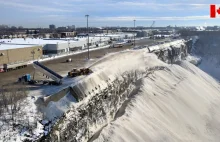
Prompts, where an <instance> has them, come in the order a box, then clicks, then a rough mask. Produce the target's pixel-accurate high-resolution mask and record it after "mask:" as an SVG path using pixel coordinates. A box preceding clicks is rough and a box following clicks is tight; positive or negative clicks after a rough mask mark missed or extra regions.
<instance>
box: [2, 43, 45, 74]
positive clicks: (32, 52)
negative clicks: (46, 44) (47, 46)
mask: <svg viewBox="0 0 220 142" xmlns="http://www.w3.org/2000/svg"><path fill="white" fill-rule="evenodd" d="M41 58H42V46H39V45H7V44H0V71H2V70H3V69H4V70H9V69H16V68H20V67H25V66H27V62H28V61H31V60H38V59H41Z"/></svg>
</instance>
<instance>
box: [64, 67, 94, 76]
mask: <svg viewBox="0 0 220 142" xmlns="http://www.w3.org/2000/svg"><path fill="white" fill-rule="evenodd" d="M90 73H92V70H91V69H89V68H82V69H76V68H74V69H73V70H71V71H70V72H68V77H77V76H81V75H89V74H90Z"/></svg>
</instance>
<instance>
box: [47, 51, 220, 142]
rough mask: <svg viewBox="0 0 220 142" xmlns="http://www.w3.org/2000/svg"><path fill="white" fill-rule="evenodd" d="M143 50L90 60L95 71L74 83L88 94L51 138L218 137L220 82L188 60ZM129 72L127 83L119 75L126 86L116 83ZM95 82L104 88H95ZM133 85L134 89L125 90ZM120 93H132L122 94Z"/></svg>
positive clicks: (127, 141)
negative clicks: (167, 59)
mask: <svg viewBox="0 0 220 142" xmlns="http://www.w3.org/2000/svg"><path fill="white" fill-rule="evenodd" d="M146 50H147V49H141V50H136V51H124V52H120V53H116V54H111V55H108V56H106V57H104V58H103V59H102V60H100V61H99V62H97V63H95V64H93V65H92V69H93V70H94V71H96V72H95V73H94V74H91V75H90V76H88V78H87V79H85V80H84V81H82V82H79V85H78V86H76V87H77V88H79V90H81V93H82V94H83V93H85V94H86V96H85V97H86V98H84V99H83V100H82V101H81V102H80V103H78V104H76V105H75V106H74V107H73V108H71V109H70V111H68V112H66V113H65V115H64V116H63V118H62V120H61V122H64V123H58V125H57V126H56V128H57V129H56V130H55V131H54V132H52V134H51V135H50V136H49V140H51V141H56V140H57V138H56V137H58V139H60V140H61V141H87V140H88V139H90V141H96V142H106V141H112V142H123V141H124V142H135V141H136V142H146V141H178V142H179V141H184V142H185V141H218V140H219V139H220V135H219V132H220V129H219V127H220V120H219V117H220V112H219V108H220V85H219V83H218V82H217V81H216V80H215V79H214V78H212V77H210V76H209V75H208V74H206V73H205V72H203V71H201V70H200V69H199V68H197V67H196V66H194V65H192V64H191V63H189V62H188V61H180V62H179V64H178V65H174V64H173V65H169V64H166V63H164V62H162V61H160V60H159V59H157V56H156V55H154V54H151V53H147V51H146ZM132 71H137V73H138V76H139V77H138V80H133V81H131V82H127V81H128V80H129V79H128V78H129V75H128V76H127V77H128V78H126V76H124V77H122V78H124V79H123V80H124V81H125V84H127V85H128V86H130V87H128V89H127V90H126V87H124V86H123V80H122V85H117V84H114V79H115V78H120V76H121V75H123V74H124V73H125V72H128V73H129V72H132ZM106 77H107V78H106ZM108 77H109V78H110V79H109V78H108ZM108 79H109V80H110V82H109V81H108ZM106 80H107V81H108V83H109V85H106ZM116 82H117V81H116ZM119 82H120V81H119ZM129 83H131V84H130V85H129ZM98 85H100V88H101V89H103V90H101V91H99V89H98V90H96V89H95V87H97V86H98ZM107 86H109V87H107ZM131 86H133V87H132V88H135V89H136V91H129V90H131ZM106 87H107V89H106ZM118 88H119V90H118ZM121 88H122V90H123V91H120V89H121ZM93 89H94V93H92V90H93ZM105 90H106V92H107V93H105ZM88 91H90V92H91V94H90V95H89V94H88V93H87V92H88ZM117 92H122V93H117ZM123 92H125V93H126V92H128V93H132V94H126V95H125V96H127V98H123V96H124V95H122V94H123ZM103 94H104V95H103ZM103 96H104V97H103ZM118 96H119V98H120V99H118V98H117V97H118ZM103 98H104V99H103ZM115 98H116V99H115ZM109 100H110V101H109ZM115 100H116V101H115ZM117 100H120V101H117ZM123 101H124V102H126V104H127V105H124V103H123ZM94 118H95V119H94ZM97 118H98V119H97ZM102 127H104V128H103V129H102Z"/></svg>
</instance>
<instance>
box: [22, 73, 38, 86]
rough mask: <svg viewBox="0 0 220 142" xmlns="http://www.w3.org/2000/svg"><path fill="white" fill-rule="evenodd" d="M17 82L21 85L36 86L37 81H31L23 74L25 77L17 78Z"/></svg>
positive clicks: (27, 75)
mask: <svg viewBox="0 0 220 142" xmlns="http://www.w3.org/2000/svg"><path fill="white" fill-rule="evenodd" d="M18 82H19V83H23V84H26V83H27V84H36V83H37V81H35V80H32V79H31V75H30V74H25V75H23V76H21V77H19V78H18Z"/></svg>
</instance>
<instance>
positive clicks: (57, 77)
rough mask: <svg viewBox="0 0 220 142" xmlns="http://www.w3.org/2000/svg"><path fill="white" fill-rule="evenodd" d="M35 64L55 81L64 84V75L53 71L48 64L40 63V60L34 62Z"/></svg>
mask: <svg viewBox="0 0 220 142" xmlns="http://www.w3.org/2000/svg"><path fill="white" fill-rule="evenodd" d="M33 66H34V68H35V69H37V70H38V71H40V72H41V73H43V74H44V75H46V76H47V77H49V78H51V79H52V80H54V83H56V84H57V85H59V84H62V79H63V77H62V76H61V75H59V74H57V73H56V72H54V71H52V70H51V69H49V68H47V67H46V66H44V65H42V64H40V63H39V62H38V61H36V62H33Z"/></svg>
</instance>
